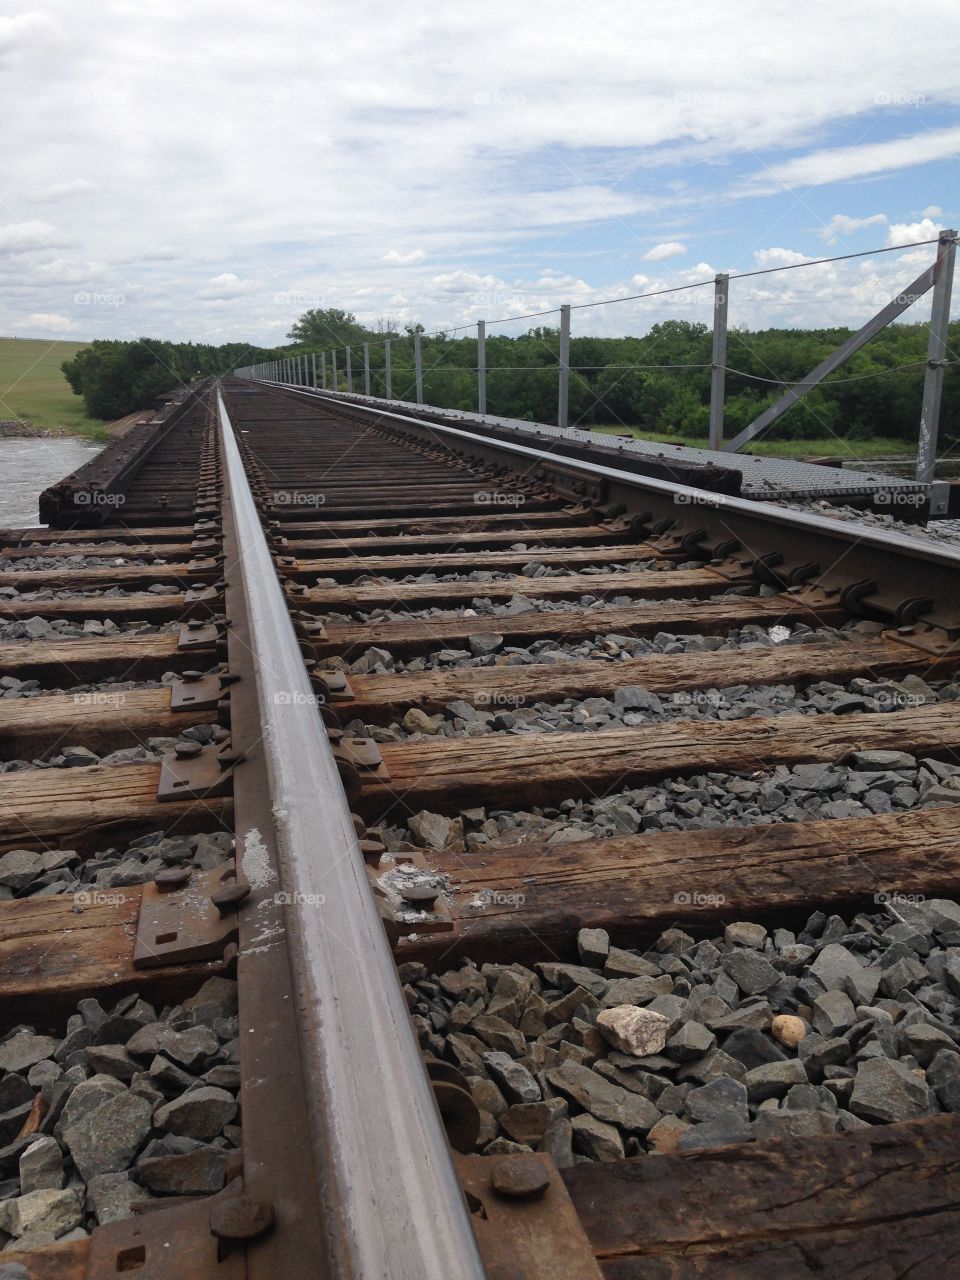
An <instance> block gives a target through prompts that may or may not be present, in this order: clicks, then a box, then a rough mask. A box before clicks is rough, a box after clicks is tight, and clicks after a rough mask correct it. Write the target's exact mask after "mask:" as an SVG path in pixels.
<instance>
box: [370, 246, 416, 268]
mask: <svg viewBox="0 0 960 1280" xmlns="http://www.w3.org/2000/svg"><path fill="white" fill-rule="evenodd" d="M426 256H427V255H426V253H425V252H424V250H423V249H411V250H410V251H409V253H401V252H400V250H399V249H390V250H389V251H388V252H387V253H385V254H384V255H383V257H382V258H381V259H380V261H381V262H392V263H395V264H396V265H397V266H400V267H409V266H411V265H412V264H413V263H414V262H422V261H423V260H424V258H425V257H426Z"/></svg>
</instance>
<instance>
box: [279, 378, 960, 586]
mask: <svg viewBox="0 0 960 1280" xmlns="http://www.w3.org/2000/svg"><path fill="white" fill-rule="evenodd" d="M266 385H268V386H269V385H272V386H274V387H276V389H278V390H284V391H287V392H288V393H291V394H294V395H297V396H303V397H304V398H305V399H309V400H316V401H320V402H321V403H323V404H326V405H330V406H336V407H337V408H338V409H340V410H344V409H346V410H349V411H350V412H351V413H356V414H358V415H366V416H368V417H370V418H373V419H375V420H376V422H383V423H386V424H389V423H391V422H396V423H399V424H401V425H403V426H410V427H416V428H419V429H420V430H421V431H423V430H426V431H428V432H429V433H430V434H431V435H434V436H436V437H437V438H438V439H441V440H445V441H450V442H452V443H453V444H455V445H457V446H461V447H463V446H473V447H483V448H487V449H490V450H495V451H496V452H497V453H501V454H509V455H512V456H513V457H515V458H517V459H518V460H520V461H525V462H527V463H528V464H529V466H530V467H533V466H536V465H538V464H540V463H546V464H549V465H554V466H557V465H559V466H562V467H563V468H564V470H566V471H570V472H574V471H576V472H579V473H581V474H582V475H583V476H585V477H591V478H594V479H597V480H601V481H609V482H613V483H616V484H618V485H623V486H626V487H628V488H630V489H634V490H637V489H639V490H642V491H644V492H645V493H651V494H658V495H661V496H663V497H666V498H669V499H671V501H676V500H677V496H678V495H682V496H681V498H680V502H679V503H678V512H677V514H678V515H679V514H682V510H681V509H680V508H682V507H683V506H689V507H692V508H694V509H695V510H696V512H697V515H698V517H702V518H703V519H708V518H709V515H710V514H711V509H712V510H713V511H722V512H723V513H724V514H729V515H731V516H741V517H745V518H747V519H748V520H750V521H751V522H762V523H765V524H768V525H770V526H775V527H776V528H777V529H792V530H794V531H796V532H797V533H800V534H803V533H806V534H808V535H810V534H816V535H819V536H821V537H822V536H824V535H827V536H828V537H829V538H830V539H831V540H835V541H837V542H840V543H846V544H847V545H848V546H850V547H851V548H852V547H859V548H862V549H867V550H875V551H877V552H880V553H883V554H890V553H892V552H899V553H900V554H906V555H910V556H913V557H916V558H917V559H918V560H923V561H925V562H926V563H932V564H936V565H938V566H939V567H942V568H945V569H950V570H952V571H954V572H955V571H956V570H958V569H960V551H954V550H950V549H949V548H947V547H943V546H938V545H937V544H936V543H933V542H930V541H928V540H925V539H921V538H913V537H910V536H909V535H906V534H901V533H888V532H885V531H884V530H882V529H868V528H866V527H865V526H864V525H862V524H860V523H859V522H854V521H844V520H838V519H835V518H832V517H830V516H820V515H815V514H813V513H812V512H806V511H794V510H792V509H790V508H786V507H781V506H778V505H776V504H775V503H772V502H763V501H760V500H757V499H753V498H743V497H733V496H732V495H727V494H717V493H712V492H711V491H709V490H707V489H699V488H696V487H695V486H693V485H687V484H683V483H681V482H679V481H670V480H660V479H658V478H656V477H654V476H647V475H638V474H636V473H635V472H632V471H621V470H619V469H618V468H616V467H611V466H608V465H607V464H605V463H598V462H587V461H585V460H583V459H580V458H572V457H569V456H568V455H566V454H561V453H556V452H554V451H552V450H551V449H550V448H549V447H548V448H537V447H535V446H531V445H522V444H517V443H515V442H514V441H511V440H501V439H499V438H496V437H490V436H485V435H482V434H480V433H479V432H473V431H470V430H469V429H468V428H462V427H450V426H447V425H445V424H443V423H439V422H433V421H431V420H430V419H429V418H415V417H412V416H411V415H409V414H404V413H400V412H398V411H396V410H393V409H382V408H375V407H373V406H372V405H365V404H360V403H358V402H357V401H356V399H348V398H345V397H342V396H334V395H330V394H327V393H324V392H322V391H314V390H312V389H310V390H303V389H302V388H294V387H289V386H285V385H284V384H277V383H273V384H269V383H268V384H266Z"/></svg>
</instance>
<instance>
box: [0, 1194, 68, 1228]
mask: <svg viewBox="0 0 960 1280" xmlns="http://www.w3.org/2000/svg"><path fill="white" fill-rule="evenodd" d="M82 1221H83V1214H82V1213H81V1211H80V1201H79V1200H78V1199H77V1193H76V1192H75V1191H73V1190H71V1189H70V1188H69V1187H68V1188H67V1189H66V1190H64V1191H56V1190H53V1189H52V1188H51V1189H48V1190H42V1191H30V1192H28V1194H27V1195H25V1196H18V1197H17V1198H16V1200H5V1201H4V1202H3V1203H2V1204H0V1231H6V1232H7V1233H8V1234H9V1235H12V1236H25V1235H28V1234H29V1235H39V1234H44V1235H51V1236H53V1237H54V1239H56V1238H57V1237H58V1236H62V1235H63V1234H64V1232H66V1231H70V1230H71V1229H72V1228H73V1227H79V1226H80V1224H81V1222H82Z"/></svg>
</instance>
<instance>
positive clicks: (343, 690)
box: [312, 668, 353, 702]
mask: <svg viewBox="0 0 960 1280" xmlns="http://www.w3.org/2000/svg"><path fill="white" fill-rule="evenodd" d="M312 678H315V679H317V680H319V681H320V682H321V683H322V684H323V686H324V688H325V689H326V691H327V696H328V697H329V698H330V700H331V701H332V702H337V701H341V702H349V701H350V700H351V699H352V698H353V688H352V686H351V684H350V681H349V680H348V679H347V677H346V673H345V672H343V671H321V670H320V669H319V668H317V670H316V671H314V672H313V677H312Z"/></svg>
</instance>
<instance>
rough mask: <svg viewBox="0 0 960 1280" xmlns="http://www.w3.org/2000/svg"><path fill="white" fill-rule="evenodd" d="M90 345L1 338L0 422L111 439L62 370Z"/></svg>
mask: <svg viewBox="0 0 960 1280" xmlns="http://www.w3.org/2000/svg"><path fill="white" fill-rule="evenodd" d="M86 345H87V344H86V343H85V342H51V341H49V340H48V339H46V338H39V339H37V338H0V419H4V420H7V419H12V418H23V419H24V420H25V421H27V422H29V423H30V424H31V425H32V426H34V427H45V428H47V429H48V430H52V431H60V432H63V433H64V434H69V435H77V436H87V437H88V438H89V439H91V440H105V439H107V434H106V431H105V430H104V427H103V423H102V422H101V421H100V419H99V418H90V417H88V416H87V412H86V410H85V409H84V407H83V400H82V399H81V397H80V396H75V395H74V394H73V392H72V391H71V390H70V384H69V382H67V380H66V378H65V377H64V376H63V372H62V371H61V369H60V365H61V364H62V363H63V361H64V360H69V359H71V358H72V357H73V356H75V355H76V353H77V352H78V351H79V350H80V349H81V347H85V346H86Z"/></svg>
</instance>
